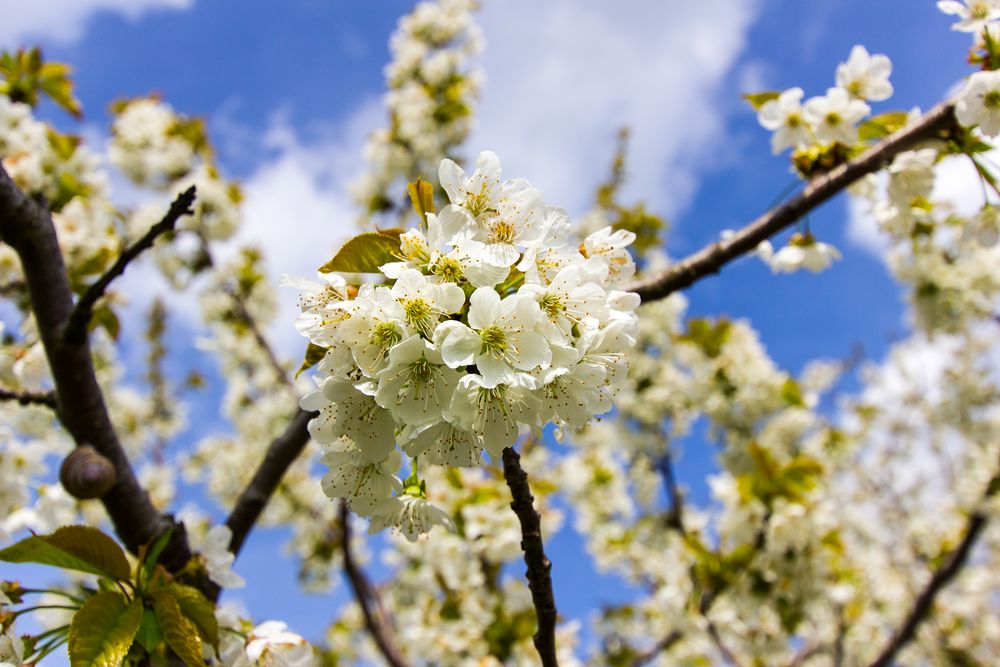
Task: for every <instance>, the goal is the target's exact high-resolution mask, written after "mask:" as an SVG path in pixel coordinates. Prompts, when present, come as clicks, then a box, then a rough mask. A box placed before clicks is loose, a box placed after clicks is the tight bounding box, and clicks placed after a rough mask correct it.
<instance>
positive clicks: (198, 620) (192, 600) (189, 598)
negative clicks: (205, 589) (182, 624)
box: [166, 584, 219, 651]
mask: <svg viewBox="0 0 1000 667" xmlns="http://www.w3.org/2000/svg"><path fill="white" fill-rule="evenodd" d="M166 591H167V592H168V593H170V594H171V595H173V596H174V598H175V599H176V600H177V606H178V607H180V610H181V613H182V614H184V616H186V617H187V618H188V619H189V620H190V621H191V622H192V623H194V624H195V626H196V627H197V628H198V635H199V636H200V637H201V638H202V640H203V641H204V642H206V643H207V644H209V645H210V646H212V647H213V648H215V650H216V651H218V649H219V622H218V621H217V620H216V618H215V605H213V604H212V603H211V602H209V601H208V598H206V597H205V596H204V595H202V594H201V591H199V590H198V589H197V588H192V587H191V586H185V585H184V584H170V585H169V586H167V588H166Z"/></svg>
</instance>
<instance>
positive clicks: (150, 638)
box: [135, 609, 163, 653]
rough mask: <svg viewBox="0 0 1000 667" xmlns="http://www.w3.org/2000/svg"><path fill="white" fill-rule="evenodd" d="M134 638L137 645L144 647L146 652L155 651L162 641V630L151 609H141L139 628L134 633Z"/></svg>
mask: <svg viewBox="0 0 1000 667" xmlns="http://www.w3.org/2000/svg"><path fill="white" fill-rule="evenodd" d="M135 640H136V641H137V642H138V643H139V646H141V647H143V648H144V649H146V653H152V652H153V651H155V650H156V648H157V647H158V646H159V645H160V642H162V641H163V632H162V631H161V630H160V624H159V623H158V622H157V620H156V613H155V612H154V611H153V610H152V609H143V610H142V620H141V621H140V622H139V630H138V631H137V632H136V633H135Z"/></svg>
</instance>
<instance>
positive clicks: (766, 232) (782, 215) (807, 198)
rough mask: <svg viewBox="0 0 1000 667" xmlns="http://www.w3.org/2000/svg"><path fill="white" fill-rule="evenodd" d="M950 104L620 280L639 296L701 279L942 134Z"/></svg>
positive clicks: (662, 293) (651, 297)
mask: <svg viewBox="0 0 1000 667" xmlns="http://www.w3.org/2000/svg"><path fill="white" fill-rule="evenodd" d="M953 112H954V105H953V104H952V103H951V102H943V103H941V104H939V105H938V106H936V107H935V108H934V109H931V110H930V111H929V112H927V113H926V114H924V115H923V116H921V117H920V118H919V119H918V120H916V121H915V122H914V123H912V124H910V125H908V126H907V127H905V128H903V129H902V130H900V131H898V132H896V133H894V134H892V135H890V136H889V137H887V138H886V139H884V140H882V141H880V142H879V143H877V144H875V145H874V146H872V147H871V148H869V149H868V150H866V151H865V152H864V153H862V154H861V155H859V156H858V157H856V158H854V159H852V160H849V161H847V162H845V163H844V164H841V165H839V166H837V167H834V168H833V169H831V170H830V171H828V172H827V173H825V174H823V175H821V176H817V177H815V178H813V179H812V180H810V181H809V182H808V183H807V184H806V186H805V187H804V188H803V189H802V191H801V192H799V194H797V195H796V196H794V197H792V198H791V199H789V200H788V201H786V202H785V203H783V204H781V205H780V206H777V207H775V208H772V209H771V210H769V211H768V212H767V213H765V214H764V215H762V216H760V217H759V218H757V219H756V220H754V221H753V222H752V223H750V224H749V225H747V226H746V227H744V228H743V229H741V230H740V231H738V232H736V233H735V234H733V235H732V236H731V237H729V238H728V239H727V240H725V241H718V242H716V243H712V244H711V245H708V246H706V247H704V248H702V249H701V250H699V251H698V252H696V253H694V254H692V255H689V256H688V257H686V258H685V259H682V260H680V261H678V262H676V263H674V264H672V265H671V266H670V267H668V268H667V269H666V270H664V271H663V272H662V273H660V274H658V275H654V276H650V277H649V278H645V279H642V280H637V281H635V282H633V283H630V284H628V285H625V286H624V287H623V289H625V290H627V291H630V292H636V293H638V294H639V296H640V297H641V298H642V300H643V301H655V300H656V299H662V298H664V297H666V296H668V295H670V294H672V293H674V292H676V291H677V290H680V289H684V288H685V287H689V286H690V285H692V284H694V283H695V282H697V281H698V280H700V279H701V278H703V277H705V276H707V275H710V274H713V273H718V272H719V270H720V269H721V268H722V267H723V266H724V265H725V264H727V263H729V262H730V261H732V260H734V259H736V258H737V257H740V256H741V255H744V254H746V253H748V252H751V251H753V250H754V249H755V248H756V247H757V246H758V244H760V242H761V241H765V240H767V239H768V238H770V237H772V236H774V235H775V234H777V233H778V232H780V231H781V230H783V229H785V228H787V227H790V226H791V225H793V224H795V223H796V222H797V221H798V220H799V219H801V218H802V217H803V216H805V215H807V214H808V213H809V212H810V211H812V210H813V209H815V208H816V207H818V206H819V205H820V204H822V203H823V202H825V201H827V200H828V199H830V198H831V197H833V196H834V195H835V194H837V193H839V192H841V191H842V190H844V189H845V188H846V187H847V186H848V185H850V184H851V183H853V182H854V181H856V180H858V179H859V178H861V177H863V176H865V175H867V174H871V173H874V172H876V171H878V170H879V169H881V168H882V167H884V166H885V165H887V164H889V163H890V162H891V161H892V159H893V158H894V157H896V156H897V155H898V154H900V153H902V152H904V151H907V150H909V149H911V148H913V147H914V146H915V145H917V144H919V143H920V142H922V141H926V140H929V139H934V138H942V137H947V136H948V135H949V133H950V131H951V128H952V127H953V126H954V123H955V118H954V113H953Z"/></svg>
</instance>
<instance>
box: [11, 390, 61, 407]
mask: <svg viewBox="0 0 1000 667" xmlns="http://www.w3.org/2000/svg"><path fill="white" fill-rule="evenodd" d="M0 401H17V402H18V403H20V404H21V405H44V406H45V407H47V408H50V409H52V410H55V409H56V394H55V392H53V391H25V390H22V391H15V390H14V389H4V388H3V387H0Z"/></svg>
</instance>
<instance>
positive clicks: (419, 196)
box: [406, 178, 435, 225]
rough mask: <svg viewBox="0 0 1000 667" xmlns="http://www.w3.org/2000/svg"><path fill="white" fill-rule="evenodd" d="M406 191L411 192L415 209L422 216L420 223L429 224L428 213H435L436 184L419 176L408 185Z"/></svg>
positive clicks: (411, 200) (418, 215) (411, 199)
mask: <svg viewBox="0 0 1000 667" xmlns="http://www.w3.org/2000/svg"><path fill="white" fill-rule="evenodd" d="M406 191H407V192H409V193H410V202H411V203H412V204H413V210H414V211H416V212H417V217H418V218H420V224H421V225H425V224H427V214H428V213H434V210H435V209H434V186H433V185H431V184H430V183H428V182H427V181H425V180H424V179H422V178H418V179H417V180H416V181H414V182H413V183H410V184H408V185H407V186H406Z"/></svg>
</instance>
